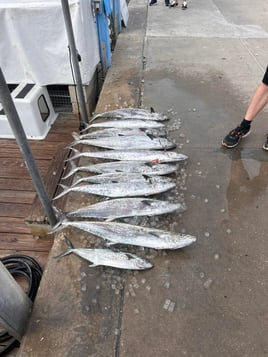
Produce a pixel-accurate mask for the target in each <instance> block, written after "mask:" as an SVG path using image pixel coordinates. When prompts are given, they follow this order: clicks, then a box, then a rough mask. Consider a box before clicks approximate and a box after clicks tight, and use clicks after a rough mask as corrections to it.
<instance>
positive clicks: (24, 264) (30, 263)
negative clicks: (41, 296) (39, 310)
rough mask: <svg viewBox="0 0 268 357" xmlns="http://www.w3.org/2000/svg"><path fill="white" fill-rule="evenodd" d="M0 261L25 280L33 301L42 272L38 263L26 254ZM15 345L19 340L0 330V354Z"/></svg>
mask: <svg viewBox="0 0 268 357" xmlns="http://www.w3.org/2000/svg"><path fill="white" fill-rule="evenodd" d="M0 261H1V262H2V263H3V264H4V266H5V267H6V269H7V270H8V271H9V273H10V274H11V275H12V276H13V278H14V279H16V278H17V277H23V278H25V279H26V280H27V283H28V288H27V290H26V292H25V293H26V294H27V295H28V297H29V298H30V299H31V300H32V301H34V299H35V296H36V294H37V290H38V287H39V284H40V281H41V277H42V274H43V271H42V268H41V266H40V265H39V263H38V262H37V261H36V260H35V259H34V258H32V257H29V256H26V255H9V256H7V257H4V258H0ZM17 346H19V341H17V340H16V339H15V338H14V337H13V336H11V335H10V334H9V333H8V332H7V331H0V356H4V354H5V353H7V352H9V351H10V350H11V349H12V348H14V347H17Z"/></svg>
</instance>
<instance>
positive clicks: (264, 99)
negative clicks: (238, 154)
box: [222, 67, 268, 151]
mask: <svg viewBox="0 0 268 357" xmlns="http://www.w3.org/2000/svg"><path fill="white" fill-rule="evenodd" d="M267 104H268V67H267V69H266V72H265V74H264V77H263V80H262V83H261V84H259V86H258V87H257V89H256V91H255V92H254V94H253V97H252V99H251V101H250V104H249V106H248V109H247V111H246V114H245V118H244V120H243V121H242V122H241V124H240V125H239V126H237V127H236V128H235V129H233V130H231V131H230V133H229V134H227V135H226V136H225V138H224V139H223V140H222V145H223V146H225V147H228V148H233V147H235V146H237V145H238V144H239V143H240V141H241V140H242V138H244V137H246V136H247V135H249V134H250V128H251V122H252V120H253V119H255V117H256V116H257V115H258V114H259V113H260V112H261V111H262V110H263V108H264V107H265V106H266V105H267ZM263 149H264V150H267V151H268V140H267V139H266V142H265V144H264V145H263Z"/></svg>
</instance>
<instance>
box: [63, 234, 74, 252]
mask: <svg viewBox="0 0 268 357" xmlns="http://www.w3.org/2000/svg"><path fill="white" fill-rule="evenodd" d="M64 240H65V243H66V245H67V248H68V249H74V246H73V243H72V242H71V241H70V239H69V238H67V236H66V235H64Z"/></svg>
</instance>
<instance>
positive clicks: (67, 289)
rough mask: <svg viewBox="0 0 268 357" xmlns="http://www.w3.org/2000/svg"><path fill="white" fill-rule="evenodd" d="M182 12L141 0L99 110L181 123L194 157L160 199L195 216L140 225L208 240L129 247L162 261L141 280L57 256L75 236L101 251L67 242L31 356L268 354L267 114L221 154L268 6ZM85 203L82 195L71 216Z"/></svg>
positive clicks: (251, 77) (171, 127)
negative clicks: (151, 114) (174, 246)
mask: <svg viewBox="0 0 268 357" xmlns="http://www.w3.org/2000/svg"><path fill="white" fill-rule="evenodd" d="M180 5H181V1H180V2H179V6H178V7H174V8H169V7H166V6H165V2H164V0H158V1H157V4H156V5H153V6H148V2H147V1H146V0H131V1H130V3H129V16H130V17H129V23H128V26H127V27H126V28H123V31H122V33H121V34H120V35H119V38H118V41H117V45H116V48H115V51H114V53H113V64H112V67H111V68H110V69H109V71H108V74H107V77H106V79H105V83H104V86H103V90H102V92H101V96H100V99H99V102H98V106H97V108H96V112H104V111H107V110H112V109H116V108H119V107H143V108H150V107H153V108H154V109H155V110H156V111H157V112H163V113H166V114H168V115H169V117H170V120H169V122H168V123H167V124H166V126H167V129H168V132H169V137H171V138H172V139H173V140H174V141H175V142H176V144H177V148H176V151H177V152H182V153H183V154H185V155H187V156H188V157H189V159H188V161H187V164H180V169H179V171H178V174H177V175H176V176H175V178H174V179H175V180H176V182H177V186H176V189H173V190H171V191H169V192H167V193H165V194H162V195H158V196H157V197H158V198H161V199H166V200H172V201H173V202H183V203H184V204H185V205H186V206H187V209H186V211H185V212H182V213H172V214H169V215H165V216H164V217H163V216H161V217H160V216H159V217H152V218H148V217H147V218H144V219H138V218H134V219H133V220H134V222H136V224H139V225H142V224H144V225H146V226H154V227H157V228H162V229H166V230H170V231H173V232H178V233H187V234H191V235H194V236H195V237H196V238H197V241H196V242H195V243H193V244H192V245H191V246H189V247H186V248H184V249H181V250H180V249H178V250H174V251H155V250H151V249H143V248H138V247H136V248H135V247H123V248H122V249H123V250H124V251H129V252H132V253H135V254H137V255H138V256H141V257H145V258H146V259H148V260H150V261H151V262H152V263H153V265H154V267H153V268H152V269H150V270H145V271H138V272H137V271H136V272H133V271H131V272H130V271H122V270H118V269H112V268H107V267H106V268H105V267H96V268H90V267H89V263H88V262H86V261H84V260H82V259H80V258H78V257H77V256H74V255H69V256H66V257H63V258H62V259H59V260H55V259H53V256H56V255H58V254H60V253H61V252H62V251H64V250H65V249H66V245H65V243H64V240H63V236H64V234H66V235H67V236H68V238H69V239H70V240H71V241H72V242H73V244H74V246H75V247H77V248H81V247H88V246H94V245H100V244H101V239H95V238H93V237H91V238H90V239H89V235H87V234H86V233H84V232H82V231H78V230H74V229H73V230H71V229H70V230H64V231H62V232H60V233H57V234H56V236H55V243H54V245H53V248H52V251H51V254H50V259H49V262H48V264H47V267H46V270H45V273H44V276H43V279H42V282H41V286H40V289H39V292H38V296H37V299H36V301H35V304H34V309H33V312H32V316H31V319H30V322H29V326H28V331H27V333H26V336H25V338H24V340H23V342H22V345H21V349H20V353H19V355H20V356H22V357H37V356H38V357H43V356H44V357H48V356H64V357H65V356H66V357H67V356H68V357H70V356H79V357H84V356H88V357H89V356H90V357H113V356H114V357H142V356H146V357H160V356H161V357H163V356H165V357H183V356H188V357H262V356H266V355H268V340H267V330H268V305H267V293H268V253H267V252H268V238H267V216H266V214H267V211H268V200H267V182H268V181H267V174H268V160H267V159H268V153H266V152H265V151H263V150H262V144H263V141H264V139H265V134H266V132H267V131H268V112H267V110H264V111H263V112H262V113H261V114H260V115H259V116H258V119H257V120H256V121H255V122H254V123H253V125H252V133H251V134H250V136H248V137H247V138H245V139H244V140H243V141H242V142H241V144H240V145H239V146H238V147H237V148H235V149H232V150H230V149H224V148H222V147H221V141H222V139H223V137H224V136H225V135H226V134H227V133H228V132H229V131H230V130H231V129H233V128H234V127H236V126H237V125H238V124H239V123H240V122H241V120H242V119H243V116H244V113H245V111H246V109H247V105H248V104H249V100H250V98H251V96H252V94H253V92H254V90H255V89H256V87H257V85H258V84H259V83H260V81H261V79H262V77H263V73H264V70H265V69H266V66H267V62H268V60H267V59H268V22H267V19H268V2H266V1H262V0H255V1H254V2H252V1H250V0H243V1H241V0H240V1H239V0H189V2H188V8H187V10H185V11H182V9H181V7H180ZM71 140H72V139H71V137H70V141H71ZM79 199H80V200H86V198H85V197H82V196H79ZM77 200H78V198H77V196H75V195H74V194H72V195H70V199H69V200H68V207H67V208H68V209H71V208H72V207H74V206H75V205H76V204H77ZM83 204H84V201H83ZM129 222H130V223H131V222H132V221H131V220H130V221H129Z"/></svg>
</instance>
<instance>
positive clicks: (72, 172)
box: [61, 160, 77, 180]
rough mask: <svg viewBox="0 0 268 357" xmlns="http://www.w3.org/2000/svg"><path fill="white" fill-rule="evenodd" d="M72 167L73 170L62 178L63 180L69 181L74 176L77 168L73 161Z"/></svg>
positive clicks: (71, 162)
mask: <svg viewBox="0 0 268 357" xmlns="http://www.w3.org/2000/svg"><path fill="white" fill-rule="evenodd" d="M70 165H71V170H70V171H69V172H68V173H67V174H66V175H65V176H63V177H62V178H61V179H62V180H65V179H67V178H68V177H70V176H72V175H73V174H74V173H75V172H76V169H77V166H76V165H75V163H74V162H73V161H72V160H71V161H70Z"/></svg>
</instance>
